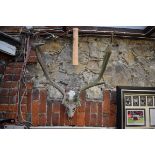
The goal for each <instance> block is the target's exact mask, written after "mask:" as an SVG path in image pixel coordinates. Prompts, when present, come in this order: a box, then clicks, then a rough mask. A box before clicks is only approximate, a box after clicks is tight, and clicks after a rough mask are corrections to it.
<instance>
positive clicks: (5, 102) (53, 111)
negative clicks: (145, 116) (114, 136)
mask: <svg viewBox="0 0 155 155" xmlns="http://www.w3.org/2000/svg"><path fill="white" fill-rule="evenodd" d="M36 61H37V60H36V56H35V53H34V52H31V55H30V58H29V63H35V62H36ZM22 66H23V63H22V62H18V63H9V64H8V65H7V67H6V69H5V71H4V76H3V79H2V83H1V85H0V118H13V119H16V120H17V119H18V100H17V99H18V98H17V93H18V80H19V77H20V74H21V68H22ZM26 86H27V89H26V93H25V95H24V98H23V101H22V104H21V111H22V119H23V120H27V121H30V122H32V124H33V126H93V127H97V126H98V127H101V126H103V127H115V126H116V104H115V103H116V102H115V98H113V99H112V97H111V96H112V95H111V94H112V93H111V92H110V91H109V90H105V91H104V92H103V93H104V94H103V96H104V97H103V98H104V101H88V100H86V94H85V93H83V94H82V95H81V97H80V98H81V106H80V107H78V108H77V110H76V112H75V115H74V117H73V118H72V119H71V120H68V118H67V115H66V112H65V107H64V106H63V105H62V104H61V101H57V100H47V90H46V89H45V88H43V87H42V88H33V83H30V82H29V83H27V84H26ZM23 91H24V87H23V89H21V90H20V93H22V92H23Z"/></svg>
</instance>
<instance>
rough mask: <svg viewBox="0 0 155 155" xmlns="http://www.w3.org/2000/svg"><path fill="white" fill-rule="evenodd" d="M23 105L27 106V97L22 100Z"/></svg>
mask: <svg viewBox="0 0 155 155" xmlns="http://www.w3.org/2000/svg"><path fill="white" fill-rule="evenodd" d="M22 104H27V96H24V97H23V99H22Z"/></svg>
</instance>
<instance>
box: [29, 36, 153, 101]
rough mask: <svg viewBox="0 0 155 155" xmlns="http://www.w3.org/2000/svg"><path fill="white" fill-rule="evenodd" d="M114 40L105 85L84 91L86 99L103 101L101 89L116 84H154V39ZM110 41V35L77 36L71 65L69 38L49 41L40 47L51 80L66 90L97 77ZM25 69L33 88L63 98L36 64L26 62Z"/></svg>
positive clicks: (70, 42)
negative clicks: (74, 62) (75, 58)
mask: <svg viewBox="0 0 155 155" xmlns="http://www.w3.org/2000/svg"><path fill="white" fill-rule="evenodd" d="M114 41H115V43H117V45H118V46H116V47H114V48H113V49H112V55H111V57H110V60H109V63H108V66H107V69H106V71H105V74H104V76H103V78H102V80H104V81H105V84H104V85H100V86H96V87H93V88H90V89H89V90H87V99H90V100H102V94H103V93H102V91H103V90H104V89H115V87H116V86H117V85H122V86H125V85H128V86H155V79H154V76H155V61H154V60H155V42H153V41H144V40H128V39H116V40H114ZM109 43H110V39H109V38H102V37H80V38H79V65H78V66H73V65H72V38H71V39H66V38H59V39H57V40H52V41H48V42H47V44H45V45H44V46H42V47H41V49H42V51H43V59H44V61H45V62H46V65H47V68H48V71H49V74H50V77H51V79H52V80H54V81H56V82H58V83H59V85H61V86H62V87H64V88H66V89H73V90H74V89H75V90H77V89H79V88H81V87H82V86H83V85H86V84H88V83H89V82H90V81H92V80H94V79H95V78H96V77H97V76H98V73H99V71H100V67H101V64H102V58H103V57H104V54H105V53H104V50H105V49H106V47H107V45H108V44H109ZM27 72H28V73H29V74H30V75H31V76H32V77H33V78H32V79H33V81H34V83H35V87H46V88H47V89H48V98H50V99H53V98H55V99H60V98H62V96H61V94H60V93H59V92H58V91H57V90H56V89H55V88H53V87H52V86H50V85H48V84H47V83H48V81H46V78H45V76H44V74H43V72H42V70H41V67H40V65H39V64H37V65H29V66H28V70H27Z"/></svg>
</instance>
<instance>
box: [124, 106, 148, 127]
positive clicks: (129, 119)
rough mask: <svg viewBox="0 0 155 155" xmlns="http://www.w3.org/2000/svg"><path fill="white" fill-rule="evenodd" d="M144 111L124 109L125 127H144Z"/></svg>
mask: <svg viewBox="0 0 155 155" xmlns="http://www.w3.org/2000/svg"><path fill="white" fill-rule="evenodd" d="M145 118H146V117H145V109H126V126H145V124H146V120H145Z"/></svg>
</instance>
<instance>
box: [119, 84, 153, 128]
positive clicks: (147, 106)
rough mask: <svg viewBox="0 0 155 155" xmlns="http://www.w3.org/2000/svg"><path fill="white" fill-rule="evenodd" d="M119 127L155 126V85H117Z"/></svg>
mask: <svg viewBox="0 0 155 155" xmlns="http://www.w3.org/2000/svg"><path fill="white" fill-rule="evenodd" d="M116 94H117V128H118V129H129V128H141V129H143V128H155V87H131V86H130V87H129V86H117V87H116Z"/></svg>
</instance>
